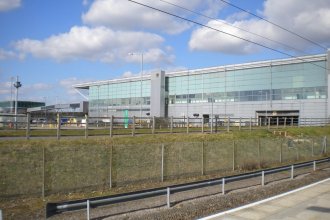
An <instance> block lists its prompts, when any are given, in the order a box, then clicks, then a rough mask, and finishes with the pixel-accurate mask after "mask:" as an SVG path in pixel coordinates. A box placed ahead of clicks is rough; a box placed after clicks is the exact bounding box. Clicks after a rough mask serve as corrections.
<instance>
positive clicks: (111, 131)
mask: <svg viewBox="0 0 330 220" xmlns="http://www.w3.org/2000/svg"><path fill="white" fill-rule="evenodd" d="M113 121H114V117H113V115H111V118H110V137H112V136H113Z"/></svg>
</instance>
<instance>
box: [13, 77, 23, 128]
mask: <svg viewBox="0 0 330 220" xmlns="http://www.w3.org/2000/svg"><path fill="white" fill-rule="evenodd" d="M14 87H15V88H16V98H15V128H16V129H17V103H18V89H19V88H20V87H22V84H21V82H20V81H18V76H17V77H16V82H15V83H14Z"/></svg>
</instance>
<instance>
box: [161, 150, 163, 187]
mask: <svg viewBox="0 0 330 220" xmlns="http://www.w3.org/2000/svg"><path fill="white" fill-rule="evenodd" d="M161 154H162V155H161V157H162V158H161V175H162V176H161V181H162V182H164V144H162V152H161Z"/></svg>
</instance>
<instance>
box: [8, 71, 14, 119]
mask: <svg viewBox="0 0 330 220" xmlns="http://www.w3.org/2000/svg"><path fill="white" fill-rule="evenodd" d="M13 85H14V77H10V111H9V113H10V114H12V113H13V108H14V105H13V102H14V101H13Z"/></svg>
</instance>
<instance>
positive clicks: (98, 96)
mask: <svg viewBox="0 0 330 220" xmlns="http://www.w3.org/2000/svg"><path fill="white" fill-rule="evenodd" d="M141 85H142V91H141ZM150 86H151V85H150V80H143V81H142V82H141V81H131V82H120V83H109V84H103V85H95V86H91V87H90V88H89V112H90V114H91V115H92V116H100V117H105V116H110V115H112V113H111V111H113V109H116V107H118V106H121V107H123V108H125V109H131V110H130V111H134V110H135V111H139V107H140V106H141V104H142V105H143V106H145V105H150V90H151V88H150ZM141 92H142V98H141Z"/></svg>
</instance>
